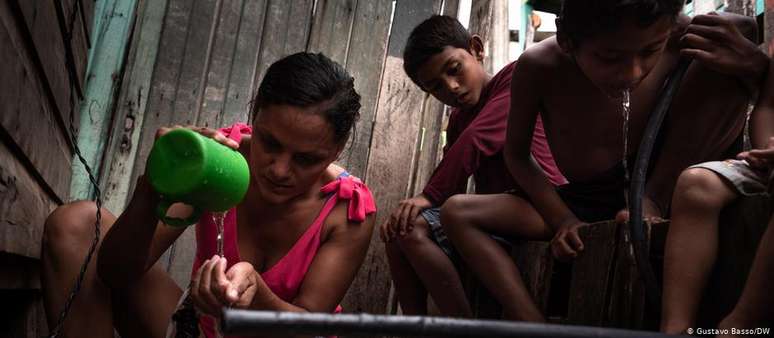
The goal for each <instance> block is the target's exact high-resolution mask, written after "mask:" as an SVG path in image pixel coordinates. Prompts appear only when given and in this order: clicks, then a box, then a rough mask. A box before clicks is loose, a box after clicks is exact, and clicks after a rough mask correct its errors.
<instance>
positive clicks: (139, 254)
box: [97, 126, 249, 288]
mask: <svg viewBox="0 0 774 338" xmlns="http://www.w3.org/2000/svg"><path fill="white" fill-rule="evenodd" d="M177 128H182V127H180V126H176V127H172V128H160V129H159V130H158V131H157V132H156V139H158V138H159V137H161V136H163V135H164V134H166V133H168V132H169V131H172V130H174V129H177ZM186 128H189V129H191V130H194V131H196V132H198V133H200V134H202V135H204V136H206V137H210V138H212V139H214V140H216V141H218V142H220V143H222V144H224V145H226V146H228V147H230V148H232V149H237V148H239V146H240V144H239V143H237V142H236V141H234V140H231V139H228V138H227V137H226V136H225V135H224V134H223V133H221V132H219V131H217V130H214V129H209V128H203V127H190V126H189V127H186ZM247 140H248V141H249V139H247ZM246 143H249V142H246ZM159 199H160V198H159V194H158V193H157V192H156V191H154V190H153V187H152V186H151V185H150V182H149V181H148V179H147V178H146V177H145V176H144V175H141V176H140V177H138V179H137V184H136V185H135V190H134V193H133V194H132V199H131V200H130V202H129V205H128V206H127V207H126V210H124V212H123V213H122V214H121V216H119V217H118V219H117V220H116V222H115V223H114V224H113V227H112V228H111V229H110V230H109V231H108V233H107V234H105V238H104V239H103V241H102V245H101V247H100V250H99V255H98V258H97V273H98V274H99V277H100V279H101V280H102V281H103V282H105V283H106V284H107V285H108V286H110V287H112V288H122V287H125V286H127V285H129V284H130V283H132V282H133V281H135V280H137V279H139V278H140V277H142V275H143V274H144V273H145V271H147V270H148V269H149V268H150V267H151V266H153V264H155V263H156V261H157V260H158V259H159V257H160V256H161V255H162V254H163V253H164V251H166V250H167V248H168V247H169V246H170V245H172V243H173V242H174V241H175V240H176V239H177V238H178V237H179V236H180V234H182V233H183V231H185V228H176V227H171V226H168V225H166V224H164V223H162V222H160V221H159V219H158V218H157V217H156V212H155V211H156V206H157V205H158V203H159ZM190 213H191V208H190V207H188V206H185V205H182V204H173V205H172V206H171V207H170V208H169V210H168V211H167V215H168V216H171V217H176V218H185V217H188V215H190Z"/></svg>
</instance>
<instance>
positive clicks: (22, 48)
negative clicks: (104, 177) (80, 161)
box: [0, 2, 72, 201]
mask: <svg viewBox="0 0 774 338" xmlns="http://www.w3.org/2000/svg"><path fill="white" fill-rule="evenodd" d="M18 19H19V17H18V13H17V12H16V11H15V10H14V9H13V8H12V7H10V6H7V2H2V3H1V4H0V45H2V46H5V48H2V49H0V67H1V68H2V72H3V82H2V84H1V85H0V107H2V108H3V111H2V113H0V126H2V128H3V129H4V130H5V132H6V133H7V135H8V139H9V140H10V141H7V142H8V143H13V146H15V147H18V148H19V151H18V153H17V156H18V157H19V158H20V160H21V161H22V163H23V164H24V165H26V166H27V167H28V171H29V172H30V174H31V175H32V176H33V177H34V178H35V179H37V180H38V182H39V184H40V185H41V187H42V188H43V191H45V192H46V195H48V197H49V198H52V199H54V200H56V201H63V200H66V199H67V195H68V190H69V188H70V161H71V159H72V153H71V152H70V149H69V140H68V139H67V136H68V135H69V133H67V132H66V131H63V130H62V129H61V128H62V124H61V123H60V121H61V120H60V119H59V118H60V116H58V114H59V113H58V110H57V109H58V108H57V107H56V104H57V103H56V100H54V98H53V95H54V94H53V93H52V92H51V89H52V88H51V87H49V86H48V82H47V81H48V80H49V78H48V77H46V75H45V73H44V70H43V68H42V67H41V66H40V63H38V61H36V60H38V59H37V58H38V56H37V52H36V48H37V47H36V46H35V45H34V44H30V43H29V42H30V41H29V40H28V39H27V38H26V37H27V36H28V35H27V32H26V29H25V27H24V22H23V21H22V22H20V21H19V20H18Z"/></svg>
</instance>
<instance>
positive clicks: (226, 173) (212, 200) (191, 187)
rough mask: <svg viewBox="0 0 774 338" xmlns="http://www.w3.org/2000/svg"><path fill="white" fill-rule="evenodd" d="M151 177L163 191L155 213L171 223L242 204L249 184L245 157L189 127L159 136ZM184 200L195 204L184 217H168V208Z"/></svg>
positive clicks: (188, 222) (183, 223) (150, 159)
mask: <svg viewBox="0 0 774 338" xmlns="http://www.w3.org/2000/svg"><path fill="white" fill-rule="evenodd" d="M148 179H149V181H150V183H151V185H152V186H153V188H154V189H155V190H156V192H158V193H159V194H161V201H160V202H159V205H158V207H157V208H156V215H157V216H158V217H159V219H160V220H162V221H163V222H164V223H166V224H169V225H172V226H188V225H191V224H194V223H196V222H197V221H198V220H199V218H200V217H201V214H202V212H204V211H212V212H221V211H226V210H229V209H231V208H232V207H234V206H236V205H237V204H239V202H240V201H242V198H244V196H245V193H246V192H247V187H248V185H249V183H250V169H249V168H248V166H247V161H246V160H245V158H244V156H242V154H240V153H239V152H238V151H236V150H234V149H232V148H229V147H227V146H225V145H223V144H220V143H218V142H217V141H215V140H213V139H211V138H209V137H206V136H203V135H201V134H199V133H197V132H195V131H192V130H190V129H175V130H173V131H170V132H168V133H166V134H164V136H161V137H159V139H158V140H156V143H155V144H154V145H153V149H151V152H150V155H149V156H148ZM177 202H182V203H185V204H188V205H190V206H192V207H193V209H194V211H193V213H192V214H191V215H190V216H189V217H187V218H185V219H183V218H174V217H167V210H168V209H169V207H170V206H171V205H172V204H174V203H177Z"/></svg>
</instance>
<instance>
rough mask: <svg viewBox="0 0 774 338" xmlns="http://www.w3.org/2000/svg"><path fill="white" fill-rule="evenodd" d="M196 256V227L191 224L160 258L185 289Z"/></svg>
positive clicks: (189, 279)
mask: <svg viewBox="0 0 774 338" xmlns="http://www.w3.org/2000/svg"><path fill="white" fill-rule="evenodd" d="M194 258H196V227H192V226H190V227H188V228H187V229H185V231H184V232H183V234H181V235H180V237H178V238H177V240H176V241H175V244H174V245H173V246H171V247H170V248H169V249H168V250H167V251H166V252H165V253H164V255H163V256H162V257H161V258H159V259H160V260H161V261H162V263H163V265H164V266H165V267H166V269H167V272H168V273H169V275H170V277H172V279H173V280H174V281H175V282H176V283H177V285H178V286H180V288H183V289H184V288H186V287H187V286H188V285H189V284H190V282H191V268H192V267H193V262H194Z"/></svg>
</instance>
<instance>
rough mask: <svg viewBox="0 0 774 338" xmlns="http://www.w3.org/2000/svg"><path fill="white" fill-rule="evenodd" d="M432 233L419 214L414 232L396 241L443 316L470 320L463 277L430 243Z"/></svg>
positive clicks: (433, 243) (448, 259) (449, 260)
mask: <svg viewBox="0 0 774 338" xmlns="http://www.w3.org/2000/svg"><path fill="white" fill-rule="evenodd" d="M430 231H431V229H430V225H429V224H428V221H427V220H426V219H425V218H424V216H422V215H421V214H420V215H419V216H417V218H416V220H415V221H414V229H413V230H411V232H409V233H407V234H406V235H405V236H402V237H401V236H398V237H397V238H396V241H397V244H398V247H399V248H400V251H401V252H403V255H404V257H406V259H407V260H408V261H409V262H410V263H411V267H412V268H413V270H414V271H415V272H416V274H417V276H419V279H420V280H421V281H422V284H424V286H425V289H427V291H428V292H429V293H430V296H431V297H433V301H434V302H435V305H437V306H438V309H439V310H440V311H441V313H442V314H443V315H445V316H452V317H471V316H472V312H471V310H470V305H469V304H468V300H467V298H466V296H465V290H464V289H463V287H462V281H461V280H460V276H459V274H458V273H457V270H456V269H455V267H454V264H453V263H452V261H451V259H450V258H449V256H447V255H446V253H444V251H443V250H442V249H441V248H440V247H439V246H438V245H437V244H436V243H435V242H433V240H431V239H430V236H431V233H430Z"/></svg>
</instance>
